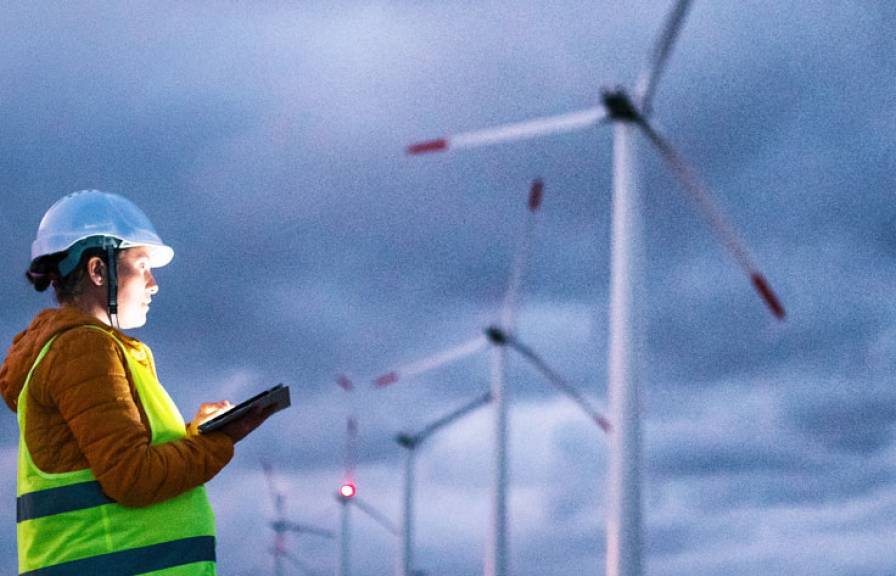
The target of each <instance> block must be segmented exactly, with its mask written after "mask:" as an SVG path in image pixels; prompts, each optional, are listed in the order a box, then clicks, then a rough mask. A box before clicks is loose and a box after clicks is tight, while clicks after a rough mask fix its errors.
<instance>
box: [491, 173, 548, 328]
mask: <svg viewBox="0 0 896 576" xmlns="http://www.w3.org/2000/svg"><path fill="white" fill-rule="evenodd" d="M543 197H544V183H543V182H542V181H541V179H540V178H536V179H535V180H533V181H532V185H531V186H530V188H529V200H528V206H529V216H528V218H527V219H526V224H525V228H524V230H523V234H522V236H521V237H520V241H519V243H518V244H517V248H516V253H515V254H514V257H513V269H512V271H511V273H510V283H509V284H508V286H507V292H506V293H505V294H504V304H503V306H502V310H501V326H502V327H503V328H504V329H505V330H507V331H510V332H512V331H513V325H514V321H515V320H516V312H517V308H518V305H519V302H518V299H519V291H520V287H521V285H522V283H523V276H524V275H525V273H526V264H527V263H528V261H529V251H530V250H531V245H532V234H533V231H534V230H535V217H536V215H537V214H538V210H539V208H541V201H542V198H543Z"/></svg>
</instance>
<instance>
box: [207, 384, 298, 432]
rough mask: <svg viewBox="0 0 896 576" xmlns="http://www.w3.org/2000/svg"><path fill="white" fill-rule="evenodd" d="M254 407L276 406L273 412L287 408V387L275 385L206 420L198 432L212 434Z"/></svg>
mask: <svg viewBox="0 0 896 576" xmlns="http://www.w3.org/2000/svg"><path fill="white" fill-rule="evenodd" d="M256 406H260V407H262V408H266V407H268V406H276V408H275V409H274V412H279V411H280V410H283V409H284V408H288V407H289V386H284V385H283V384H277V385H276V386H274V387H273V388H271V389H270V390H265V391H264V392H262V393H260V394H256V395H255V396H253V397H251V398H249V399H248V400H245V401H243V402H240V403H239V404H237V405H236V406H234V407H233V408H231V409H230V410H228V411H227V412H224V413H222V414H218V415H217V416H215V417H214V418H212V419H211V420H206V421H205V422H203V423H202V424H200V425H199V432H201V433H203V434H205V433H206V432H213V431H215V430H217V429H218V428H220V427H221V426H224V425H225V424H228V423H230V422H233V421H234V420H239V419H240V418H242V417H243V416H244V415H245V414H246V412H249V411H250V410H252V409H253V408H255V407H256Z"/></svg>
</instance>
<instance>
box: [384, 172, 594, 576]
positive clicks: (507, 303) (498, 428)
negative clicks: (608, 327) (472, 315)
mask: <svg viewBox="0 0 896 576" xmlns="http://www.w3.org/2000/svg"><path fill="white" fill-rule="evenodd" d="M542 194H543V185H542V183H541V181H540V180H535V181H534V182H533V183H532V186H531V188H530V191H529V199H528V207H529V218H528V219H527V222H526V228H525V231H524V233H523V234H522V237H521V241H520V243H519V245H518V249H517V252H516V255H515V258H514V265H513V271H512V274H511V278H510V283H509V285H508V288H507V291H506V293H505V296H504V302H503V306H502V310H501V314H500V319H499V323H498V324H496V325H491V326H488V327H487V328H485V329H484V330H483V333H482V334H481V335H479V336H477V337H475V338H473V339H471V340H468V341H466V342H463V343H461V344H459V345H457V346H454V347H452V348H449V349H447V350H444V351H441V352H438V353H436V354H434V355H431V356H428V357H426V358H423V359H422V360H417V361H415V362H412V363H409V364H405V365H403V366H401V367H399V368H396V369H394V370H391V371H389V372H386V373H385V374H383V375H382V376H379V377H378V378H376V379H375V380H374V382H373V384H374V386H376V387H384V386H389V385H391V384H393V383H395V382H397V381H398V380H400V379H405V378H410V377H414V376H420V375H422V374H425V373H427V372H430V371H432V370H435V369H437V368H440V367H443V366H446V365H448V364H452V363H454V362H457V361H459V360H462V359H464V358H467V357H469V356H472V355H474V354H477V353H479V352H482V351H484V350H485V349H487V348H488V347H491V349H492V350H491V391H490V393H489V396H490V397H491V401H492V403H493V404H494V406H495V424H494V426H495V429H494V430H495V445H494V449H495V476H494V480H493V505H492V525H491V531H490V532H489V545H488V547H487V549H486V551H487V555H486V560H485V566H486V568H485V570H486V573H487V574H495V573H498V574H504V573H506V564H507V505H506V501H507V486H508V484H509V482H508V474H507V437H508V430H507V428H508V426H507V395H506V387H505V373H504V372H505V368H504V367H505V362H506V356H505V350H506V348H508V347H509V348H512V349H514V350H516V351H517V352H519V353H520V354H521V355H522V356H523V358H524V359H526V360H528V361H529V362H530V363H532V364H533V365H534V366H535V368H536V369H537V370H538V371H539V372H541V373H542V375H544V376H545V377H546V378H547V380H548V381H549V382H550V383H551V384H553V385H554V386H556V387H557V388H559V389H560V390H561V392H563V393H564V394H567V395H568V396H570V397H571V398H572V399H573V401H575V402H576V403H577V404H579V406H580V407H582V408H583V409H584V410H585V411H586V413H588V414H589V416H591V417H592V419H594V420H595V422H596V423H597V424H598V425H599V426H601V428H603V429H604V430H605V431H608V430H609V427H610V424H609V421H608V420H607V419H606V418H605V417H604V416H603V415H601V414H600V413H599V412H598V411H597V410H595V409H594V408H593V407H591V405H590V404H589V403H588V402H587V400H585V398H584V397H583V396H582V395H581V394H579V393H578V392H576V391H575V390H574V389H573V388H572V387H571V386H570V385H569V384H568V383H566V381H565V380H563V379H562V378H561V377H559V375H557V373H556V372H555V371H553V370H552V369H550V367H548V366H547V364H546V363H545V362H544V361H543V360H542V359H541V358H540V357H538V356H537V355H536V354H535V352H534V351H533V350H532V349H531V348H529V347H527V346H525V345H523V344H522V343H521V342H520V341H519V340H518V338H517V337H516V336H515V335H514V331H513V330H514V320H515V316H516V308H517V306H518V302H517V300H518V296H519V290H520V287H521V284H522V278H523V273H524V271H525V263H526V260H527V259H528V251H529V244H530V238H531V235H532V230H533V226H534V216H535V214H536V212H537V210H538V209H539V208H540V206H541V200H542Z"/></svg>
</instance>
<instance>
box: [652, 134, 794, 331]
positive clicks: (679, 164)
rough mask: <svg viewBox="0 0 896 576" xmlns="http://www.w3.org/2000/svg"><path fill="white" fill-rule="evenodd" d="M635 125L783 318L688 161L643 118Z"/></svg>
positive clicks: (780, 308) (778, 304)
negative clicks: (641, 130) (639, 128)
mask: <svg viewBox="0 0 896 576" xmlns="http://www.w3.org/2000/svg"><path fill="white" fill-rule="evenodd" d="M638 125H639V126H640V127H641V128H642V129H643V130H644V133H645V134H646V135H647V137H648V138H649V139H650V141H651V142H653V144H654V145H655V146H656V147H657V149H658V150H659V152H660V156H662V158H663V160H664V161H665V162H666V164H667V165H668V166H669V167H670V168H671V169H672V171H673V172H674V173H675V175H676V176H677V177H678V179H679V180H680V181H681V183H682V184H683V185H684V188H685V190H687V191H688V193H689V194H690V196H691V198H692V199H693V200H694V202H695V203H696V204H697V207H698V208H699V209H700V212H701V213H702V214H703V216H704V217H705V218H706V220H707V222H708V223H709V227H710V229H711V230H712V231H713V232H714V233H715V234H716V236H718V238H719V240H720V241H721V243H722V245H723V246H725V248H726V249H727V250H728V252H729V253H730V254H731V255H732V256H733V257H734V260H735V261H736V262H737V264H738V266H740V267H741V269H743V271H744V273H746V275H747V276H748V277H749V278H750V282H751V283H752V284H753V287H754V288H755V289H756V292H757V293H758V294H759V296H760V297H761V298H762V300H763V301H764V302H765V303H766V305H767V306H768V308H769V310H771V312H772V314H773V315H774V316H775V317H776V318H778V319H779V320H783V319H784V316H785V312H784V306H782V304H781V301H780V300H779V299H778V296H777V295H776V294H775V293H774V291H773V290H772V288H771V286H770V285H769V283H768V281H767V280H766V279H765V276H763V275H762V273H761V272H760V271H759V270H758V269H757V267H756V265H755V264H754V263H753V259H752V258H751V257H750V254H749V252H748V251H747V247H746V245H745V244H744V243H743V242H741V240H740V238H739V237H738V236H737V233H736V232H735V231H734V228H733V227H732V226H731V225H730V224H729V223H728V221H727V220H726V219H725V217H724V215H723V214H722V211H721V210H719V208H718V206H716V203H715V201H714V200H713V199H712V195H711V194H710V193H709V189H708V188H707V187H706V186H704V185H703V182H701V181H700V179H699V178H698V177H697V174H696V172H694V171H693V170H692V169H691V167H690V166H689V165H688V163H687V162H686V161H685V160H684V157H682V155H681V154H679V153H678V151H677V150H675V148H673V147H672V145H671V144H669V142H668V141H667V140H666V139H665V138H663V137H662V136H661V135H660V134H659V133H658V132H657V131H656V130H655V129H654V128H653V126H651V125H650V124H648V123H647V121H646V120H644V119H641V120H640V121H639V123H638Z"/></svg>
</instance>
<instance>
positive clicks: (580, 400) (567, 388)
mask: <svg viewBox="0 0 896 576" xmlns="http://www.w3.org/2000/svg"><path fill="white" fill-rule="evenodd" d="M507 345H508V346H510V347H511V348H513V349H514V350H516V351H517V352H518V353H519V354H520V355H521V356H522V357H523V358H525V359H526V360H528V361H529V362H531V363H532V365H533V366H534V367H535V369H536V370H538V372H540V373H541V374H542V376H544V377H545V379H546V380H547V381H548V382H549V383H550V384H551V385H552V386H554V387H555V388H557V389H558V390H560V391H561V392H563V393H564V394H566V396H568V397H569V398H570V399H572V401H573V402H575V403H576V404H578V405H579V407H580V408H581V409H582V410H584V411H585V413H586V414H588V416H590V417H591V419H592V420H594V422H595V423H596V424H597V425H598V426H600V427H601V429H602V430H603V431H604V432H606V433H607V434H609V433H610V432H611V431H612V430H613V427H612V425H611V424H610V421H609V420H607V418H606V417H605V416H604V415H603V414H601V413H600V412H598V411H597V410H595V409H594V407H592V406H591V403H590V402H588V400H587V399H586V398H585V397H584V396H583V395H582V394H581V393H580V392H579V391H578V390H576V389H575V388H574V387H573V386H572V385H570V384H569V383H568V382H567V381H566V380H565V379H564V378H563V377H562V376H560V375H559V374H557V373H556V372H555V371H554V370H553V369H552V368H551V367H550V366H548V364H547V362H545V361H544V360H543V359H542V358H541V357H540V356H539V355H538V354H536V353H535V351H534V350H532V349H531V348H529V347H528V346H526V345H525V344H523V343H522V342H520V341H519V340H518V339H517V338H516V337H515V336H508V337H507Z"/></svg>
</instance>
